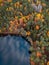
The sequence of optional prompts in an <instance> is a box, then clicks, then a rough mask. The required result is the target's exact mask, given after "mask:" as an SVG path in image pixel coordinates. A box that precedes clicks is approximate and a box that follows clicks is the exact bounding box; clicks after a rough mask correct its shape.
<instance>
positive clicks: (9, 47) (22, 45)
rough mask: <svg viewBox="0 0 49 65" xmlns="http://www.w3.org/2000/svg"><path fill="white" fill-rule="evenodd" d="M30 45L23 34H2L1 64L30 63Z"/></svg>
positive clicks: (25, 64) (16, 64)
mask: <svg viewBox="0 0 49 65" xmlns="http://www.w3.org/2000/svg"><path fill="white" fill-rule="evenodd" d="M29 47H30V45H29V43H28V42H27V41H26V40H25V39H23V38H22V37H21V36H10V35H7V36H4V37H2V36H1V37H0V65H30V61H29V57H30V54H29V52H28V51H29Z"/></svg>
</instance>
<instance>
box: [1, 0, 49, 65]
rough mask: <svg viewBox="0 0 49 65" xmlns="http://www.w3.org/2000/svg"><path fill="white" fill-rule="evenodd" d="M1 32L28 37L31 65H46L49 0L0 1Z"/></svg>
mask: <svg viewBox="0 0 49 65" xmlns="http://www.w3.org/2000/svg"><path fill="white" fill-rule="evenodd" d="M1 32H11V33H12V32H14V33H18V34H20V35H23V36H24V37H26V38H27V39H28V40H29V41H30V42H31V48H30V51H31V52H32V53H31V57H30V61H31V65H44V64H45V63H47V59H49V57H48V58H47V53H48V52H49V0H4V1H3V0H0V33H1ZM47 64H48V63H47Z"/></svg>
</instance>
